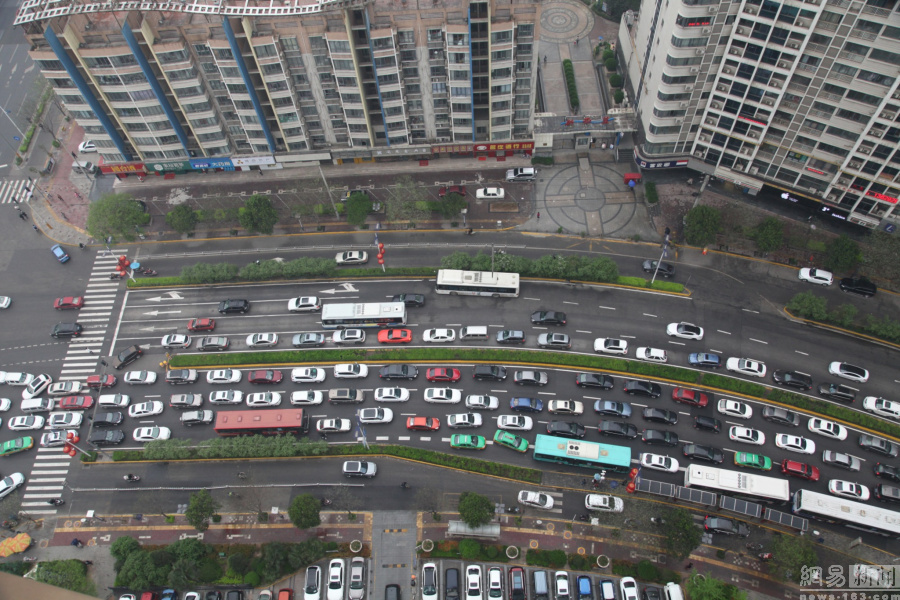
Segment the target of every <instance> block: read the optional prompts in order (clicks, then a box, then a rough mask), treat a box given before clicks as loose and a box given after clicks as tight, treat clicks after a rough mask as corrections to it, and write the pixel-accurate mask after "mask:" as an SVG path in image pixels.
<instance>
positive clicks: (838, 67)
mask: <svg viewBox="0 0 900 600" xmlns="http://www.w3.org/2000/svg"><path fill="white" fill-rule="evenodd" d="M831 70H832V71H833V72H835V73H838V74H840V75H847V76H848V77H853V76H854V75H856V73H857V71H859V69H857V68H856V67H851V66H849V65H842V64H841V63H834V66H833V67H832V68H831Z"/></svg>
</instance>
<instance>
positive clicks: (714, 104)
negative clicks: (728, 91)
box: [709, 102, 722, 110]
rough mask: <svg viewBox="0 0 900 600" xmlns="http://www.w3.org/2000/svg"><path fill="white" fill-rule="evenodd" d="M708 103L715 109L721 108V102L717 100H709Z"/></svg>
mask: <svg viewBox="0 0 900 600" xmlns="http://www.w3.org/2000/svg"><path fill="white" fill-rule="evenodd" d="M709 105H710V106H711V107H712V108H714V109H716V110H721V108H722V104H721V103H719V102H710V103H709Z"/></svg>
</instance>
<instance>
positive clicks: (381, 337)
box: [378, 329, 412, 344]
mask: <svg viewBox="0 0 900 600" xmlns="http://www.w3.org/2000/svg"><path fill="white" fill-rule="evenodd" d="M378 341H379V342H380V343H382V344H408V343H410V342H411V341H412V331H410V330H409V329H382V330H381V331H379V332H378Z"/></svg>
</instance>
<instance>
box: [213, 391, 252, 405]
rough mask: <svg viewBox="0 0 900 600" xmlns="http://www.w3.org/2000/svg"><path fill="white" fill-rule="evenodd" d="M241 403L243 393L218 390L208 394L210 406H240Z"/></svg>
mask: <svg viewBox="0 0 900 600" xmlns="http://www.w3.org/2000/svg"><path fill="white" fill-rule="evenodd" d="M243 401H244V392H240V391H238V390H219V391H217V392H210V394H209V402H210V403H211V404H240V403H241V402H243Z"/></svg>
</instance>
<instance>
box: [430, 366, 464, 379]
mask: <svg viewBox="0 0 900 600" xmlns="http://www.w3.org/2000/svg"><path fill="white" fill-rule="evenodd" d="M461 377H462V374H461V373H460V372H459V369H451V368H449V367H436V368H434V369H428V370H427V371H425V379H427V380H428V381H450V382H456V381H459V380H460V378H461Z"/></svg>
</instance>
